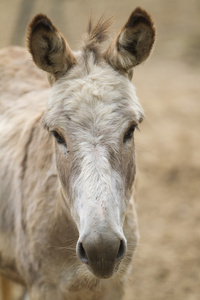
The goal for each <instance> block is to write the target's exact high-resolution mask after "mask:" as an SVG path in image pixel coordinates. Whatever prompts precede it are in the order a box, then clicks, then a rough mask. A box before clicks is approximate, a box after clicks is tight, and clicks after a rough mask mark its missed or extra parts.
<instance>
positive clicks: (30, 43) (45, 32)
mask: <svg viewBox="0 0 200 300" xmlns="http://www.w3.org/2000/svg"><path fill="white" fill-rule="evenodd" d="M27 47H28V50H29V52H30V53H31V55H32V57H33V61H34V62H35V64H36V65H37V66H38V67H39V68H40V69H42V70H44V71H46V72H48V73H49V74H50V75H53V77H54V79H57V78H59V77H60V76H61V75H63V74H64V73H65V72H66V71H67V70H68V69H69V68H70V67H71V66H72V65H73V64H75V62H76V59H75V57H74V55H73V52H72V51H71V49H70V47H69V45H68V44H67V42H66V40H65V38H64V37H63V35H62V34H61V33H60V32H59V31H58V29H57V28H56V27H55V26H54V25H53V24H52V22H51V21H50V20H49V18H48V17H46V16H45V15H42V14H39V15H37V16H35V18H34V19H33V20H32V22H31V23H30V24H29V26H28V30H27Z"/></svg>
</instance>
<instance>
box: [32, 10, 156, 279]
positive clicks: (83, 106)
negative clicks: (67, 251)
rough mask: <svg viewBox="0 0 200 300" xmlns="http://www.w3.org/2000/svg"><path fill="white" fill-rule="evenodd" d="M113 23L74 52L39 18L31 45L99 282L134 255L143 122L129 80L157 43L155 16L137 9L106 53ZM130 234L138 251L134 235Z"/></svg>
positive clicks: (83, 250)
mask: <svg viewBox="0 0 200 300" xmlns="http://www.w3.org/2000/svg"><path fill="white" fill-rule="evenodd" d="M109 24H110V21H109V20H108V21H103V20H102V19H101V20H100V21H99V22H98V24H97V25H96V26H95V27H94V28H92V26H91V24H90V25H89V29H88V35H87V38H85V40H84V44H83V46H82V48H81V50H80V51H79V52H77V53H74V52H72V50H71V49H70V47H69V46H68V44H67V42H66V41H65V39H64V37H63V36H62V34H61V33H60V32H59V31H58V30H57V29H56V27H55V26H54V25H53V24H52V23H51V21H50V20H49V19H48V18H47V17H46V16H44V15H38V16H36V17H35V18H34V19H33V21H32V23H31V24H30V25H29V29H28V40H27V41H28V48H29V51H30V53H31V54H32V57H33V60H34V62H35V64H36V65H37V66H38V67H39V68H41V69H43V70H45V71H46V72H47V73H48V74H49V80H50V83H51V85H52V88H51V97H50V99H49V102H48V107H47V110H46V112H45V114H44V117H43V122H44V125H45V127H46V128H47V129H48V130H49V131H50V132H51V133H52V134H53V135H54V137H55V151H56V163H57V170H58V174H59V178H60V182H61V187H62V193H63V196H64V201H65V202H66V204H67V205H68V207H69V209H70V212H71V215H72V217H73V219H74V221H75V223H76V225H77V228H78V231H79V240H78V242H77V247H76V252H77V256H78V258H79V260H80V261H81V262H83V263H84V264H86V265H87V267H88V269H89V270H90V271H91V272H92V273H93V275H95V276H96V277H98V278H107V277H110V276H112V275H113V273H114V272H115V271H116V270H117V268H118V266H119V263H120V261H121V260H122V258H123V257H124V256H125V255H126V253H127V251H128V249H127V238H128V237H126V236H125V234H124V224H125V216H126V212H127V209H128V207H129V201H130V198H131V193H132V188H133V183H134V177H135V154H134V138H133V135H134V130H135V128H137V126H138V124H139V123H140V122H141V121H142V119H143V111H142V108H141V106H140V104H139V102H138V99H137V96H136V94H135V89H134V87H133V86H132V84H131V82H130V79H131V78H132V69H133V67H134V66H136V65H138V64H140V63H141V62H142V61H144V60H145V59H146V58H147V57H148V56H149V54H150V52H151V49H152V46H153V43H154V38H155V29H154V25H153V22H152V20H151V18H150V16H149V15H148V14H147V13H146V12H145V11H144V10H142V9H140V8H137V9H136V10H135V11H133V13H132V14H131V16H130V18H129V19H128V21H127V23H126V24H125V26H124V27H123V28H122V29H121V31H120V32H119V33H118V34H117V36H116V38H115V39H114V41H113V42H112V43H111V45H110V46H109V48H108V49H107V50H106V51H102V50H101V48H100V44H101V42H102V41H103V40H105V39H106V36H107V29H108V27H109ZM134 231H136V227H135V228H134ZM131 236H132V241H133V244H134V245H135V244H136V240H137V237H136V236H137V235H136V232H132V233H131ZM132 248H134V247H132Z"/></svg>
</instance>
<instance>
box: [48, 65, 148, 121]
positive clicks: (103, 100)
mask: <svg viewBox="0 0 200 300" xmlns="http://www.w3.org/2000/svg"><path fill="white" fill-rule="evenodd" d="M78 71H79V77H78V76H77V77H78V78H76V77H75V75H76V74H77V73H78ZM80 73H81V72H80V68H79V69H78V68H77V69H76V68H74V70H72V72H71V73H70V74H66V75H65V76H63V77H62V78H60V79H59V80H58V81H57V82H56V83H55V85H54V86H53V88H52V93H51V97H50V100H49V103H48V110H47V112H46V121H47V123H48V122H49V123H50V124H47V125H48V127H51V126H59V125H61V124H62V126H64V124H63V123H66V120H67V119H68V120H69V119H70V120H71V121H74V122H78V123H83V122H84V121H89V120H93V121H94V120H95V121H96V122H97V121H99V123H100V122H101V121H102V122H104V124H105V121H106V120H107V121H108V122H109V121H112V122H113V121H114V120H118V125H119V126H121V125H122V124H121V123H124V122H125V120H127V121H131V120H132V121H134V122H135V123H139V122H141V120H142V119H143V110H142V107H141V105H140V103H139V101H138V99H137V96H136V93H135V88H134V86H133V85H132V84H131V83H130V82H129V80H128V79H127V78H125V77H124V76H123V75H120V74H119V73H118V72H116V71H115V70H113V69H112V68H110V67H109V66H107V65H103V66H98V65H94V66H93V68H91V70H90V72H89V74H84V75H82V76H80ZM82 74H83V72H82ZM116 125H117V124H116Z"/></svg>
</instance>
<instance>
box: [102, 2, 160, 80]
mask: <svg viewBox="0 0 200 300" xmlns="http://www.w3.org/2000/svg"><path fill="white" fill-rule="evenodd" d="M154 41H155V27H154V24H153V21H152V19H151V17H150V15H149V14H148V13H147V12H146V11H144V10H143V9H141V8H139V7H138V8H136V9H135V10H134V11H133V12H132V14H131V15H130V17H129V19H128V21H127V23H126V24H125V25H124V27H123V28H122V29H121V31H120V32H119V33H118V34H117V36H116V38H115V39H114V41H113V42H112V43H111V45H110V47H109V48H108V50H107V51H106V53H105V59H106V60H107V61H108V63H109V64H110V65H112V66H113V67H114V68H115V69H117V70H119V71H122V72H126V73H128V76H129V78H130V79H131V78H132V68H133V67H135V66H136V65H138V64H140V63H141V62H143V61H144V60H145V59H147V57H148V56H149V54H150V52H151V49H152V47H153V44H154Z"/></svg>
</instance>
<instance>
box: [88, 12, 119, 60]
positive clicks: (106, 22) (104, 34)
mask: <svg viewBox="0 0 200 300" xmlns="http://www.w3.org/2000/svg"><path fill="white" fill-rule="evenodd" d="M114 18H115V17H114V16H113V17H111V18H109V19H105V18H104V17H103V16H102V17H101V18H100V19H99V20H98V22H97V24H96V25H93V21H92V17H90V19H89V23H88V29H87V35H86V36H85V37H84V39H83V42H84V44H83V51H84V52H88V51H89V52H93V53H94V55H95V56H96V57H98V54H99V49H100V44H101V43H103V42H104V41H106V40H108V39H109V28H110V26H111V25H112V23H113V20H114Z"/></svg>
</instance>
